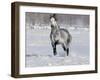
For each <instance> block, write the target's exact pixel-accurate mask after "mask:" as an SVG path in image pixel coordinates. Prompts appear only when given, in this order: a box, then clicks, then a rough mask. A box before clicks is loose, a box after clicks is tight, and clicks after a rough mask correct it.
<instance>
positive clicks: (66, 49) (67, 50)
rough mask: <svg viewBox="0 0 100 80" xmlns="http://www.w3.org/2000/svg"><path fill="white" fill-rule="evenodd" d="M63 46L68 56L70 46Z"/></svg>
mask: <svg viewBox="0 0 100 80" xmlns="http://www.w3.org/2000/svg"><path fill="white" fill-rule="evenodd" d="M62 47H63V49H64V51H66V53H67V56H68V55H69V48H67V46H66V45H62Z"/></svg>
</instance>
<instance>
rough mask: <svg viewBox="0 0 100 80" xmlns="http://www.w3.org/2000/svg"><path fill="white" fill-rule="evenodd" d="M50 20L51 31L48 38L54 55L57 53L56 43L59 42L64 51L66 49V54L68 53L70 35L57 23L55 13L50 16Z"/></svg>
mask: <svg viewBox="0 0 100 80" xmlns="http://www.w3.org/2000/svg"><path fill="white" fill-rule="evenodd" d="M50 22H51V33H50V40H51V45H52V47H53V53H54V55H56V54H57V51H56V45H58V44H61V45H62V47H63V49H64V51H66V53H67V56H68V55H69V46H70V43H71V40H72V37H71V35H70V33H69V32H68V30H67V29H62V28H60V26H59V25H58V24H57V20H56V15H55V14H53V15H52V16H50Z"/></svg>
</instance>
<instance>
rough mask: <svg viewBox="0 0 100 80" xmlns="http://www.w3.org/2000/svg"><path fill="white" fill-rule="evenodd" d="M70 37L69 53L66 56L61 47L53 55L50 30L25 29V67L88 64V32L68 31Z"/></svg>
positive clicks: (82, 30)
mask: <svg viewBox="0 0 100 80" xmlns="http://www.w3.org/2000/svg"><path fill="white" fill-rule="evenodd" d="M69 32H70V33H71V35H72V42H71V45H70V53H69V56H67V54H66V52H65V51H64V50H63V49H62V47H61V45H57V55H56V56H54V55H53V51H52V46H51V43H50V38H49V36H50V29H30V28H26V36H25V38H26V41H25V44H26V46H25V49H26V51H25V52H26V53H25V66H26V67H40V66H41V67H42V66H63V65H66V66H68V65H88V64H89V30H85V29H69Z"/></svg>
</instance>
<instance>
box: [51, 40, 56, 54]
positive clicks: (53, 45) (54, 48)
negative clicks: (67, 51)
mask: <svg viewBox="0 0 100 80" xmlns="http://www.w3.org/2000/svg"><path fill="white" fill-rule="evenodd" d="M52 47H53V54H54V55H56V54H57V51H56V44H55V43H53V42H52Z"/></svg>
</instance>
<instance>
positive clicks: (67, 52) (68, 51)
mask: <svg viewBox="0 0 100 80" xmlns="http://www.w3.org/2000/svg"><path fill="white" fill-rule="evenodd" d="M68 55H69V48H67V56H68Z"/></svg>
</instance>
